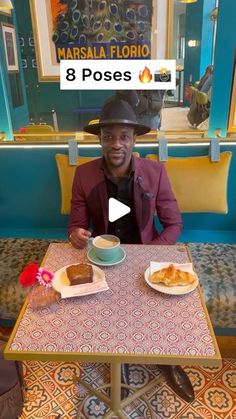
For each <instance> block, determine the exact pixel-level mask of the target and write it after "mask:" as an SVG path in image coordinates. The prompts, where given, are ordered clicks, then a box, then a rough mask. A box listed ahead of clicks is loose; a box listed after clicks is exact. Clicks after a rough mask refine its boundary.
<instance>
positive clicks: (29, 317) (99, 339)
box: [9, 243, 217, 363]
mask: <svg viewBox="0 0 236 419" xmlns="http://www.w3.org/2000/svg"><path fill="white" fill-rule="evenodd" d="M123 247H124V249H125V251H126V254H127V257H126V259H125V260H124V261H123V262H122V263H120V264H119V265H116V266H113V267H103V268H102V269H103V270H104V272H105V275H106V280H107V283H108V285H109V290H108V291H105V292H102V293H98V294H94V295H88V296H83V297H75V298H70V299H64V300H60V301H59V302H58V303H55V304H54V305H52V306H50V307H49V308H44V309H41V310H38V311H33V310H32V309H31V308H30V307H27V308H26V310H25V313H24V315H23V317H22V319H21V322H20V324H19V326H18V328H17V332H16V334H15V336H14V339H13V341H12V343H11V346H10V348H9V351H12V352H18V351H31V352H34V353H37V352H50V353H56V352H57V353H58V352H60V353H71V352H74V353H88V354H94V353H96V354H115V355H117V354H120V355H121V354H122V355H125V356H127V357H128V356H129V355H139V356H142V355H148V356H150V362H152V361H151V356H152V355H155V360H156V356H157V355H160V356H161V357H163V356H165V355H168V356H184V357H185V361H186V359H190V358H192V357H193V358H194V357H199V358H200V359H202V358H204V360H209V359H211V357H212V358H214V357H215V356H216V355H217V354H216V352H217V349H216V347H215V342H214V340H213V339H212V335H211V331H210V329H209V325H208V321H207V318H206V315H205V312H204V310H203V307H202V302H201V297H200V293H199V290H198V289H195V290H194V291H192V292H191V293H189V294H186V295H182V296H173V295H167V294H161V293H159V292H157V291H155V290H153V289H152V288H150V287H149V286H148V285H147V283H146V282H145V280H144V272H145V270H146V269H147V267H148V266H149V264H150V261H157V262H158V261H159V262H175V263H185V262H188V261H189V258H188V254H187V251H186V249H185V247H184V246H181V245H175V246H153V245H125V246H123ZM87 261H88V260H87V255H86V250H77V249H74V248H72V246H71V245H70V244H68V243H63V244H62V243H56V244H55V243H54V244H51V245H50V246H49V248H48V251H47V254H46V258H45V259H44V263H43V265H44V266H45V267H46V268H47V269H49V270H51V271H53V272H55V271H56V270H57V269H60V268H62V267H63V266H66V265H69V264H72V263H79V262H87ZM216 357H217V356H216ZM124 359H125V358H122V360H124ZM127 359H128V358H127ZM169 363H170V362H169Z"/></svg>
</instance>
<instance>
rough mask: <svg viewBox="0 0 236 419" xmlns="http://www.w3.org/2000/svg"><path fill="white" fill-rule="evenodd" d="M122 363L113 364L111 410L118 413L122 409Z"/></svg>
mask: <svg viewBox="0 0 236 419" xmlns="http://www.w3.org/2000/svg"><path fill="white" fill-rule="evenodd" d="M120 402H121V363H120V362H112V363H111V410H113V411H114V412H118V411H119V410H120V408H121V406H120Z"/></svg>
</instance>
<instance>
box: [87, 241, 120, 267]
mask: <svg viewBox="0 0 236 419" xmlns="http://www.w3.org/2000/svg"><path fill="white" fill-rule="evenodd" d="M92 247H93V250H94V253H95V255H96V256H97V257H98V258H99V259H101V260H103V261H104V262H112V260H113V259H115V258H116V257H117V256H118V255H119V251H120V239H119V237H116V236H113V235H112V234H102V235H101V236H97V237H94V239H93V240H92Z"/></svg>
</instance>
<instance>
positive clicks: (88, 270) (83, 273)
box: [66, 263, 93, 285]
mask: <svg viewBox="0 0 236 419" xmlns="http://www.w3.org/2000/svg"><path fill="white" fill-rule="evenodd" d="M66 274H67V276H68V279H69V281H70V285H81V284H87V283H89V282H93V268H92V266H91V265H88V264H87V263H78V264H77V265H71V266H68V268H66Z"/></svg>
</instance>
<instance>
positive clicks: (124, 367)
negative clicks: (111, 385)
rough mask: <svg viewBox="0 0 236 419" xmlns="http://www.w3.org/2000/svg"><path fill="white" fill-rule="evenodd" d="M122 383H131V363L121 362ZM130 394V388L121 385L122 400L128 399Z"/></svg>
mask: <svg viewBox="0 0 236 419" xmlns="http://www.w3.org/2000/svg"><path fill="white" fill-rule="evenodd" d="M121 383H122V384H127V385H129V364H121ZM128 395H129V390H128V389H127V388H123V387H121V400H124V399H126V397H128Z"/></svg>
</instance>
